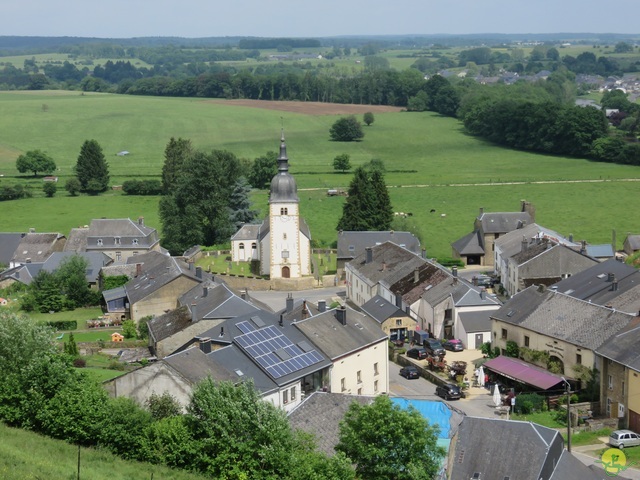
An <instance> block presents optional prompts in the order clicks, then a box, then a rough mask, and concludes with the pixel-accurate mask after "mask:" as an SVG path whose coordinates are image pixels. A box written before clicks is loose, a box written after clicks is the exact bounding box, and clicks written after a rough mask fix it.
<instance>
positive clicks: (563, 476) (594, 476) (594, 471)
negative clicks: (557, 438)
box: [549, 450, 624, 480]
mask: <svg viewBox="0 0 640 480" xmlns="http://www.w3.org/2000/svg"><path fill="white" fill-rule="evenodd" d="M606 477H607V475H606V473H605V471H604V469H602V468H599V467H597V466H596V465H595V464H593V465H589V466H588V467H587V466H586V465H585V464H584V463H582V462H581V461H580V460H578V459H577V458H576V457H575V456H574V455H572V454H571V453H569V452H568V451H567V450H564V451H563V452H562V456H561V457H560V460H559V461H558V464H557V465H556V468H555V470H554V471H553V473H552V474H551V476H550V477H549V480H602V479H603V478H606ZM616 478H618V479H620V480H624V478H623V477H620V476H616Z"/></svg>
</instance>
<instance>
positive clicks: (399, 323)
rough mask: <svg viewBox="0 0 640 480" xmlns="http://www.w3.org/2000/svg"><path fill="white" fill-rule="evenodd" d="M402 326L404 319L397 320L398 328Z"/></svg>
mask: <svg viewBox="0 0 640 480" xmlns="http://www.w3.org/2000/svg"><path fill="white" fill-rule="evenodd" d="M401 326H402V319H401V318H396V327H401Z"/></svg>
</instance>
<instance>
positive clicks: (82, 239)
mask: <svg viewBox="0 0 640 480" xmlns="http://www.w3.org/2000/svg"><path fill="white" fill-rule="evenodd" d="M88 235H89V227H78V228H72V229H71V232H69V238H67V243H65V244H64V250H63V251H64V252H76V253H80V252H86V251H87V236H88Z"/></svg>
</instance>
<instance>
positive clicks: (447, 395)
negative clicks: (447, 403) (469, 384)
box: [436, 383, 462, 400]
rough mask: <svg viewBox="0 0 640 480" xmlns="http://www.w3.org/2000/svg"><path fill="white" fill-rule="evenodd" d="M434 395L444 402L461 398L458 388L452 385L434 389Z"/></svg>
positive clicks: (447, 384)
mask: <svg viewBox="0 0 640 480" xmlns="http://www.w3.org/2000/svg"><path fill="white" fill-rule="evenodd" d="M436 395H438V396H439V397H442V398H444V399H445V400H458V399H460V397H461V396H462V393H461V392H460V387H459V386H457V385H454V384H453V383H445V384H444V385H438V386H437V387H436Z"/></svg>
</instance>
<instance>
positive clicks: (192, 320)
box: [191, 303, 198, 323]
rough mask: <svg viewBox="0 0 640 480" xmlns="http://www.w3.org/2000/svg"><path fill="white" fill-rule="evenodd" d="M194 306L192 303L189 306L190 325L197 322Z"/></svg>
mask: <svg viewBox="0 0 640 480" xmlns="http://www.w3.org/2000/svg"><path fill="white" fill-rule="evenodd" d="M196 310H197V308H196V304H195V303H192V304H191V323H196V322H197V321H198V315H197V313H196Z"/></svg>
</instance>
